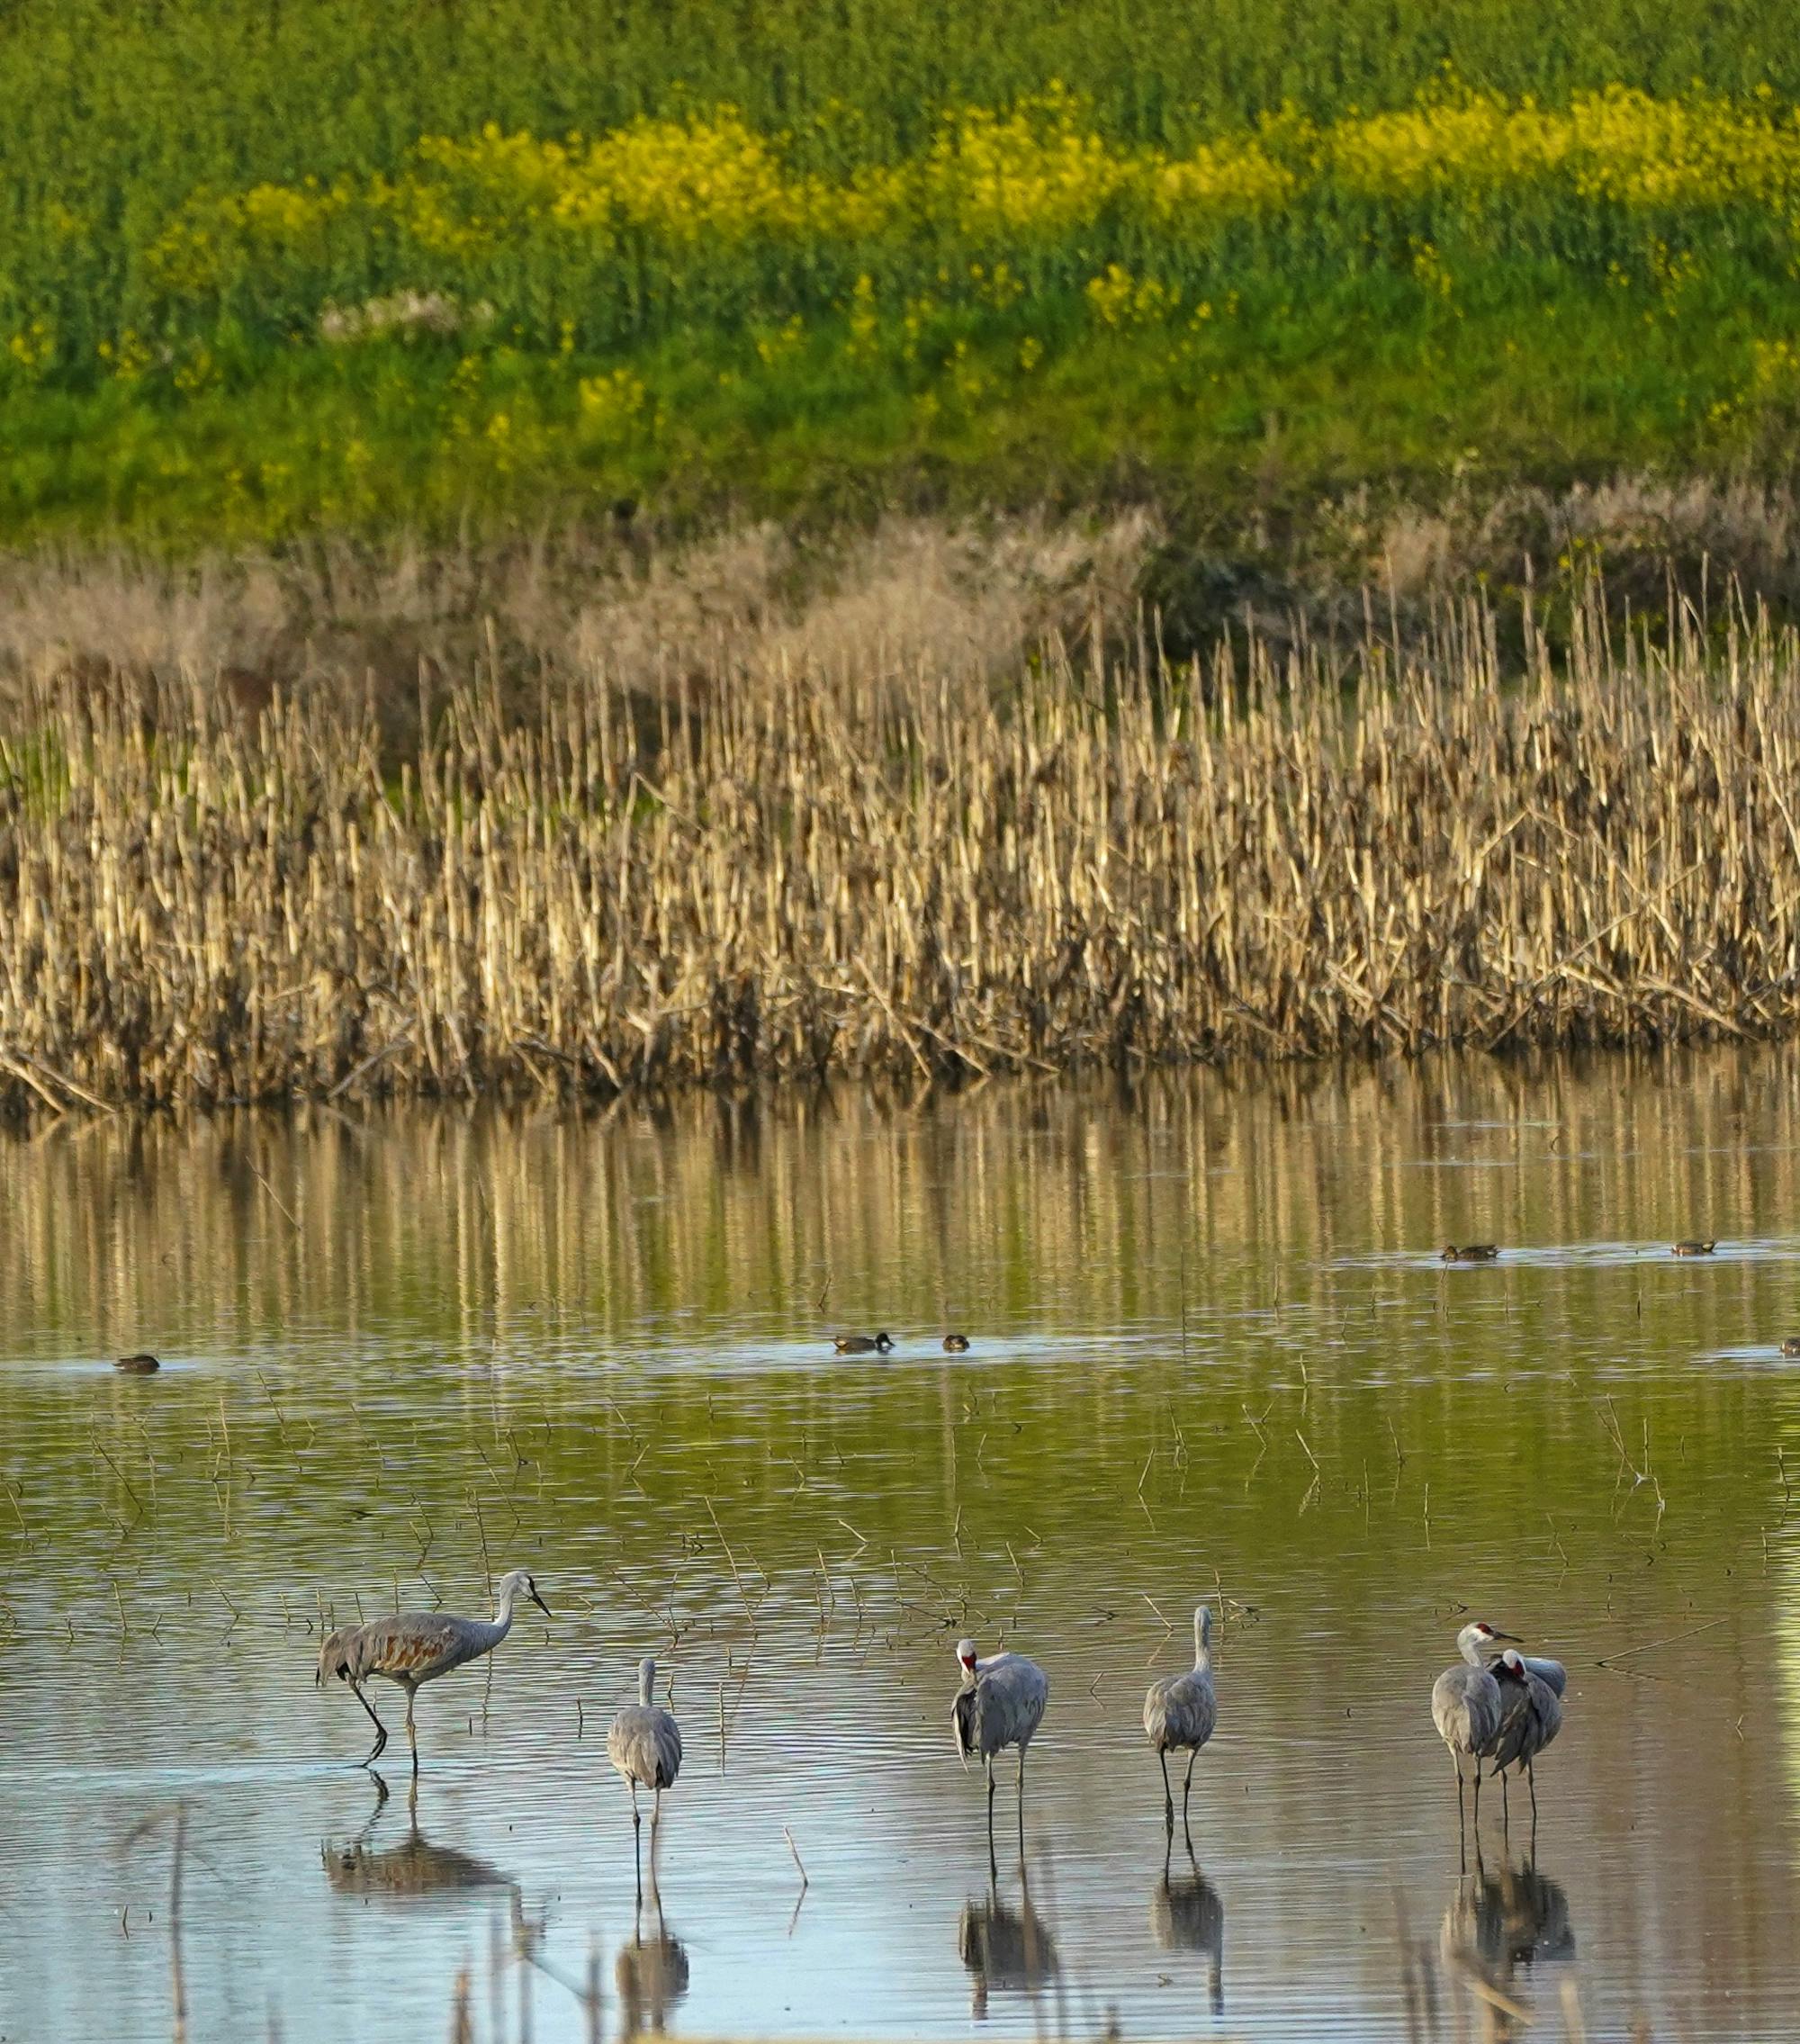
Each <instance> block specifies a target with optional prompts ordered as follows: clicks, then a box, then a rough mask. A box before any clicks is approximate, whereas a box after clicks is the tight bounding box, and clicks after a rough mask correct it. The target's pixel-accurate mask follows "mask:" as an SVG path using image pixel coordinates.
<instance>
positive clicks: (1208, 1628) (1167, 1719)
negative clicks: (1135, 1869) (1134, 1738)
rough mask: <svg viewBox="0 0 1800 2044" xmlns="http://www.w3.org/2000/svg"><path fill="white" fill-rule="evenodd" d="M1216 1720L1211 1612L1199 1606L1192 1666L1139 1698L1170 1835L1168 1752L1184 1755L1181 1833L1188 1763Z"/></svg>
mask: <svg viewBox="0 0 1800 2044" xmlns="http://www.w3.org/2000/svg"><path fill="white" fill-rule="evenodd" d="M1218 1722H1219V1703H1218V1699H1217V1697H1215V1696H1214V1695H1213V1690H1212V1610H1211V1607H1210V1606H1209V1605H1205V1604H1202V1606H1200V1607H1199V1608H1198V1609H1197V1610H1196V1611H1195V1613H1194V1615H1193V1667H1192V1668H1191V1669H1190V1670H1188V1672H1187V1673H1186V1674H1185V1675H1169V1676H1166V1677H1165V1678H1164V1679H1162V1680H1161V1681H1160V1682H1152V1683H1151V1684H1150V1689H1149V1694H1148V1696H1147V1697H1145V1698H1144V1734H1145V1736H1146V1737H1147V1738H1148V1740H1149V1742H1150V1743H1151V1745H1152V1746H1153V1747H1155V1749H1156V1752H1157V1759H1158V1760H1161V1762H1162V1763H1163V1823H1164V1827H1165V1829H1166V1831H1167V1832H1168V1834H1169V1836H1170V1837H1171V1838H1173V1837H1174V1836H1175V1796H1174V1794H1173V1793H1172V1791H1171V1790H1170V1787H1169V1752H1170V1750H1171V1749H1172V1748H1173V1749H1174V1750H1175V1751H1177V1752H1179V1751H1183V1750H1185V1751H1186V1753H1187V1779H1186V1780H1185V1781H1184V1783H1183V1784H1182V1831H1183V1832H1184V1834H1185V1832H1186V1831H1187V1799H1188V1795H1189V1792H1190V1791H1191V1790H1192V1789H1193V1763H1194V1761H1195V1760H1196V1759H1197V1758H1198V1757H1199V1753H1200V1749H1201V1748H1202V1746H1203V1745H1205V1743H1206V1742H1207V1741H1208V1740H1209V1739H1210V1738H1211V1736H1212V1728H1213V1726H1214V1725H1215V1724H1217V1723H1218Z"/></svg>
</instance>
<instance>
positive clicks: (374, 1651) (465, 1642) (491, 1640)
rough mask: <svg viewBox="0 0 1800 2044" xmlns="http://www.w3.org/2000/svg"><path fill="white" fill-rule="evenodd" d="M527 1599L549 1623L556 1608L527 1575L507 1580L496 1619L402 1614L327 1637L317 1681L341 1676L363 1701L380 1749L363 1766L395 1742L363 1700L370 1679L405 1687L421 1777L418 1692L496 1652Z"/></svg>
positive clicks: (415, 1767) (519, 1572) (499, 1589)
mask: <svg viewBox="0 0 1800 2044" xmlns="http://www.w3.org/2000/svg"><path fill="white" fill-rule="evenodd" d="M521 1596H525V1597H527V1598H529V1599H530V1600H531V1602H532V1603H534V1604H535V1605H536V1607H537V1608H538V1609H539V1610H540V1611H542V1612H543V1614H544V1615H545V1617H546V1618H547V1617H548V1616H550V1607H549V1606H548V1605H547V1604H546V1603H545V1601H544V1599H543V1598H541V1597H540V1596H539V1595H538V1594H537V1585H536V1582H534V1581H533V1580H532V1577H531V1571H529V1570H528V1569H514V1570H513V1571H512V1572H511V1573H510V1574H509V1575H504V1576H502V1577H501V1578H500V1582H499V1584H498V1585H497V1586H496V1589H495V1604H494V1615H493V1617H492V1619H491V1620H489V1619H486V1618H455V1617H452V1616H451V1615H450V1614H449V1613H448V1612H447V1611H402V1612H400V1613H398V1614H397V1615H396V1616H393V1617H392V1618H375V1619H372V1620H371V1621H370V1623H369V1624H367V1625H340V1626H339V1627H338V1630H337V1631H336V1632H335V1633H332V1634H329V1635H328V1636H327V1638H326V1640H325V1643H324V1644H323V1645H322V1646H321V1647H320V1650H319V1670H318V1673H317V1674H316V1675H315V1676H314V1677H313V1679H314V1681H316V1682H321V1683H322V1682H323V1681H325V1680H326V1679H327V1678H328V1677H332V1676H335V1677H336V1678H337V1679H338V1680H339V1681H340V1682H346V1683H347V1684H348V1685H349V1687H350V1690H351V1693H352V1694H353V1695H354V1696H355V1697H356V1701H357V1702H358V1703H359V1704H361V1705H362V1706H363V1708H364V1709H365V1711H367V1712H368V1714H369V1720H370V1722H371V1724H374V1728H375V1743H374V1749H373V1750H372V1751H371V1752H370V1754H369V1757H368V1758H367V1760H365V1761H364V1762H363V1765H364V1766H365V1767H373V1766H374V1763H375V1762H376V1761H377V1760H380V1758H381V1757H382V1753H383V1749H384V1748H385V1747H386V1745H387V1742H388V1732H387V1726H386V1725H384V1724H383V1723H382V1721H381V1719H380V1718H379V1717H378V1716H376V1715H375V1706H374V1704H372V1703H371V1702H370V1701H369V1699H368V1697H367V1696H365V1694H364V1690H363V1684H364V1683H365V1681H367V1680H368V1679H369V1677H370V1676H371V1675H379V1676H381V1677H382V1678H383V1679H384V1680H386V1681H389V1682H398V1683H399V1684H400V1686H401V1688H403V1689H404V1690H405V1691H406V1736H407V1742H408V1744H409V1745H410V1746H411V1748H412V1771H413V1772H414V1774H417V1773H418V1772H419V1732H418V1729H417V1727H416V1726H415V1725H414V1724H413V1721H412V1705H413V1698H414V1697H416V1696H417V1695H418V1694H419V1685H420V1684H421V1683H424V1682H432V1681H436V1680H437V1678H438V1676H440V1675H447V1674H448V1673H449V1672H450V1670H452V1669H453V1668H460V1667H462V1666H463V1664H464V1661H477V1660H479V1659H480V1658H481V1656H482V1654H484V1653H491V1652H493V1651H494V1649H495V1648H496V1647H497V1646H498V1645H499V1644H500V1642H501V1641H502V1640H503V1639H504V1638H505V1637H506V1636H507V1634H509V1632H510V1631H511V1630H512V1612H513V1606H514V1605H515V1604H516V1603H517V1602H518V1598H520V1597H521Z"/></svg>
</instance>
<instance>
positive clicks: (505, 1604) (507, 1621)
mask: <svg viewBox="0 0 1800 2044" xmlns="http://www.w3.org/2000/svg"><path fill="white" fill-rule="evenodd" d="M517 1596H518V1587H517V1585H515V1584H513V1583H509V1582H504V1583H502V1584H501V1585H500V1602H499V1603H498V1604H496V1605H495V1606H494V1626H495V1629H496V1631H497V1632H498V1633H499V1634H500V1637H501V1638H502V1639H504V1638H505V1637H506V1636H507V1634H509V1632H511V1630H512V1605H513V1598H515V1597H517Z"/></svg>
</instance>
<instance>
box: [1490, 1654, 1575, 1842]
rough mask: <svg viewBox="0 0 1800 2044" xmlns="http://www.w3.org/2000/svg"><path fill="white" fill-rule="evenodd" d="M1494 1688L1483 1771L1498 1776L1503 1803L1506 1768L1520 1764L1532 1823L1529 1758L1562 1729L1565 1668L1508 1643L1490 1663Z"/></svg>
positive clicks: (1534, 1807)
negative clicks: (1494, 1711) (1495, 1704)
mask: <svg viewBox="0 0 1800 2044" xmlns="http://www.w3.org/2000/svg"><path fill="white" fill-rule="evenodd" d="M1493 1666H1494V1677H1495V1679H1496V1680H1497V1681H1498V1682H1499V1688H1500V1727H1499V1731H1498V1732H1497V1733H1495V1734H1494V1742H1493V1744H1492V1745H1491V1746H1490V1748H1489V1749H1488V1761H1489V1769H1490V1772H1491V1773H1494V1774H1497V1775H1499V1778H1500V1797H1501V1808H1502V1809H1503V1810H1504V1808H1505V1806H1506V1800H1505V1799H1506V1793H1507V1769H1508V1768H1513V1767H1516V1768H1523V1769H1524V1770H1525V1778H1526V1786H1527V1787H1529V1788H1530V1790H1531V1821H1532V1823H1533V1825H1534V1827H1535V1825H1536V1823H1537V1780H1536V1776H1535V1770H1534V1768H1533V1764H1532V1763H1533V1762H1534V1761H1535V1760H1536V1758H1537V1756H1538V1755H1539V1754H1540V1753H1541V1752H1542V1751H1544V1748H1545V1747H1546V1746H1547V1745H1548V1744H1549V1743H1550V1742H1551V1741H1552V1740H1553V1738H1555V1736H1556V1734H1557V1733H1559V1732H1560V1731H1562V1691H1563V1688H1564V1686H1565V1685H1566V1683H1567V1682H1568V1679H1569V1675H1568V1670H1566V1669H1565V1668H1564V1667H1563V1665H1562V1662H1561V1661H1543V1660H1539V1659H1538V1658H1537V1657H1536V1656H1535V1655H1531V1654H1524V1653H1516V1652H1514V1651H1513V1649H1512V1648H1511V1647H1508V1648H1507V1650H1506V1651H1505V1652H1503V1653H1502V1654H1501V1655H1500V1658H1499V1660H1498V1661H1495V1663H1494V1664H1493Z"/></svg>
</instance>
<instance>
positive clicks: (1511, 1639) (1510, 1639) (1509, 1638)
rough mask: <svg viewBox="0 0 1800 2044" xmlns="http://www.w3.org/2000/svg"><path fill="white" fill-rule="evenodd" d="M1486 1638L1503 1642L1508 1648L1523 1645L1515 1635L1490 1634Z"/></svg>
mask: <svg viewBox="0 0 1800 2044" xmlns="http://www.w3.org/2000/svg"><path fill="white" fill-rule="evenodd" d="M1488 1637H1489V1638H1490V1639H1492V1640H1505V1641H1506V1643H1507V1644H1508V1646H1522V1645H1523V1644H1524V1641H1522V1640H1521V1639H1520V1638H1519V1636H1518V1634H1517V1633H1490V1634H1488Z"/></svg>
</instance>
